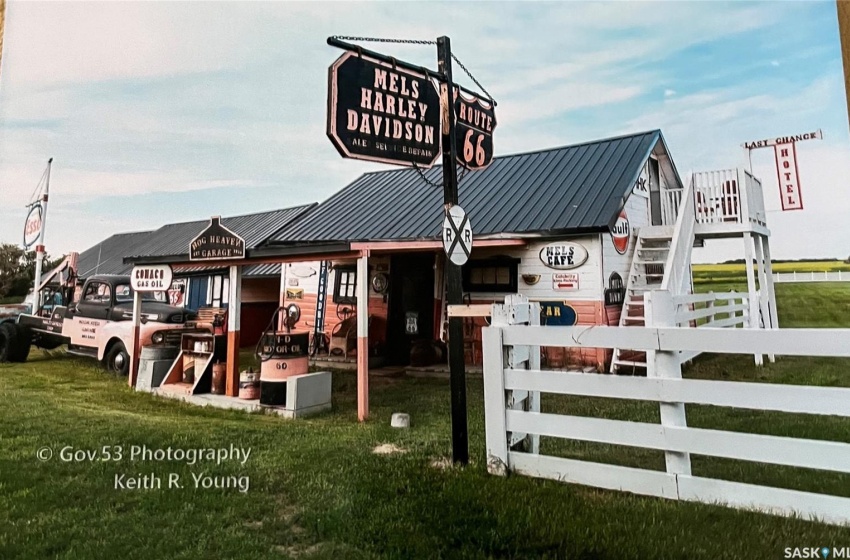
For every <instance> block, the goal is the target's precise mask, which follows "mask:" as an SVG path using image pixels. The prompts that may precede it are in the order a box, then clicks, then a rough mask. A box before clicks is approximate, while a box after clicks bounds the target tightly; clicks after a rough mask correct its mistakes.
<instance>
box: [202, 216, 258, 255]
mask: <svg viewBox="0 0 850 560" xmlns="http://www.w3.org/2000/svg"><path fill="white" fill-rule="evenodd" d="M244 258H245V240H244V239H242V238H241V237H239V236H238V235H236V234H235V233H233V232H232V231H230V230H229V229H227V228H226V227H224V226H223V225H221V216H214V217H212V218H210V225H208V226H207V229H205V230H204V231H202V232H201V233H200V234H199V235H198V237H196V238H195V239H193V240H192V243H190V244H189V260H190V261H221V260H231V259H244Z"/></svg>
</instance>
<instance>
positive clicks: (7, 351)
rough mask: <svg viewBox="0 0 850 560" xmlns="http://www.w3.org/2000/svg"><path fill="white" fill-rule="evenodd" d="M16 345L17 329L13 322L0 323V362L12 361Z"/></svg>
mask: <svg viewBox="0 0 850 560" xmlns="http://www.w3.org/2000/svg"><path fill="white" fill-rule="evenodd" d="M17 347H18V329H17V327H16V325H15V324H14V323H0V363H6V362H11V361H12V356H13V355H14V352H15V349H16V348H17Z"/></svg>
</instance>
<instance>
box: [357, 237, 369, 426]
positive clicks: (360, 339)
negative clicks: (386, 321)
mask: <svg viewBox="0 0 850 560" xmlns="http://www.w3.org/2000/svg"><path fill="white" fill-rule="evenodd" d="M356 289H357V419H358V420H360V421H361V422H363V421H365V420H366V419H367V418H368V417H369V256H368V253H366V252H364V253H362V254H361V256H360V258H358V259H357V288H356Z"/></svg>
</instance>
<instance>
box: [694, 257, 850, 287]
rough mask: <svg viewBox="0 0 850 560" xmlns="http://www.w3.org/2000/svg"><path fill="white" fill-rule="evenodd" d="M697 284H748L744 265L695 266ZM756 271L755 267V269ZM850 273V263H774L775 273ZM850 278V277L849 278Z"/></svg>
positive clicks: (834, 261)
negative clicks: (739, 282) (741, 282)
mask: <svg viewBox="0 0 850 560" xmlns="http://www.w3.org/2000/svg"><path fill="white" fill-rule="evenodd" d="M692 270H693V278H694V283H695V284H704V283H707V282H737V281H743V282H746V278H747V275H746V274H747V271H746V267H745V266H744V264H743V263H720V264H695V265H693V266H692ZM753 270H755V267H754V268H753ZM839 270H840V271H842V272H845V271H847V272H850V263H847V262H844V261H839V260H833V261H829V260H824V261H797V262H774V263H773V271H774V272H801V273H807V272H808V273H810V272H836V271H839ZM849 277H850V276H849Z"/></svg>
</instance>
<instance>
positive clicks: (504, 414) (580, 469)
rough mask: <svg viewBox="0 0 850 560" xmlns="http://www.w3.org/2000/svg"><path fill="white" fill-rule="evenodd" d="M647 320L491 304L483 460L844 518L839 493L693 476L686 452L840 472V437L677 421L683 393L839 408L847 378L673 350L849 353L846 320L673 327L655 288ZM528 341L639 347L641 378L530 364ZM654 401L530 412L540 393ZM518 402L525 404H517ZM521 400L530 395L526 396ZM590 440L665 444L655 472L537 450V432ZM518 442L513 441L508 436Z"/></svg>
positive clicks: (668, 301)
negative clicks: (746, 365)
mask: <svg viewBox="0 0 850 560" xmlns="http://www.w3.org/2000/svg"><path fill="white" fill-rule="evenodd" d="M646 299H647V304H648V305H650V306H651V307H652V309H653V312H652V323H651V324H649V326H647V327H604V326H598V327H540V326H534V325H532V324H517V323H530V322H531V320H530V319H529V316H531V317H533V315H534V313H535V306H536V305H537V304H531V303H528V302H527V301H523V300H522V299H521V298H517V296H513V298H512V299H511V300H510V301H509V302H508V303H506V304H505V305H504V306H502V305H494V307H493V323H492V326H490V327H487V328H485V329H483V331H484V332H483V354H484V400H485V403H484V405H485V423H486V439H487V466H488V470H489V471H490V472H491V473H493V474H499V475H505V474H507V473H508V472H509V471H511V472H516V473H520V474H525V475H529V476H535V477H541V478H552V479H556V480H560V481H564V482H572V483H577V484H584V485H588V486H595V487H599V488H606V489H611V490H622V491H627V492H634V493H637V494H644V495H649V496H659V497H664V498H671V499H678V500H689V501H697V502H706V503H722V504H726V505H728V506H732V507H738V508H749V509H757V510H761V511H765V512H770V513H776V514H780V515H800V516H803V517H813V518H817V519H820V520H823V521H826V522H830V523H839V524H844V523H848V522H850V498H846V497H840V496H831V495H825V494H816V493H810V492H802V491H797V490H787V489H781V488H773V487H767V486H758V485H754V484H746V483H741V482H730V481H726V480H718V479H712V478H704V477H700V476H694V475H693V474H692V473H691V461H690V454H691V453H695V454H699V455H706V456H713V457H723V458H729V459H737V460H744V461H754V462H761V463H770V464H775V465H786V466H792V467H802V468H810V469H821V470H826V471H835V472H841V473H850V444H848V443H843V442H834V441H819V440H808V439H799V438H790V437H780V436H768V435H758V434H748V433H740V432H727V431H721V430H711V429H702V428H689V427H688V426H687V417H686V414H685V405H686V404H697V405H712V406H719V407H729V408H743V409H752V410H769V411H779V412H789V413H798V414H812V415H835V416H842V417H850V389H848V388H834V387H810V386H793V385H780V384H772V383H747V382H737V381H731V382H730V381H708V380H691V379H682V377H681V365H680V360H679V356H680V353H681V352H684V353H699V352H714V353H731V354H753V353H761V354H780V355H785V356H843V357H850V329H774V330H764V329H735V330H730V329H720V328H700V329H693V328H681V327H677V326H675V323H676V304H675V303H674V299H673V298H672V297H670V295H669V294H668V293H667V292H662V291H655V292H650V293H649V294H647V296H646ZM539 346H567V347H591V348H613V347H615V346H627V347H628V348H634V349H636V350H643V351H646V352H647V357H648V363H647V368H648V374H647V377H645V378H642V377H624V376H612V375H596V374H586V373H580V372H560V371H558V372H555V371H541V370H540V366H539V361H536V360H535V357H537V356H539V349H538V347H539ZM541 393H554V394H561V395H579V396H587V397H607V398H615V399H634V400H644V401H653V402H658V403H659V406H660V412H661V423H660V424H648V423H640V422H628V421H621V420H608V419H602V418H588V417H579V416H569V415H561V414H550V413H542V412H540V394H541ZM520 403H525V404H520ZM529 403H530V404H529ZM540 436H547V437H556V438H565V439H573V440H580V441H587V442H599V443H606V444H614V445H625V446H631V447H643V448H647V449H655V450H661V451H664V452H665V459H666V472H662V471H653V470H646V469H638V468H632V467H623V466H617V465H609V464H601V463H594V462H588V461H581V460H576V459H566V458H561V457H553V456H545V455H540V454H539V437H540ZM523 441H525V442H526V443H525V445H524V446H523V447H524V448H525V449H528V450H529V451H521V450H519V449H517V445H516V444H518V443H520V442H523Z"/></svg>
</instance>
